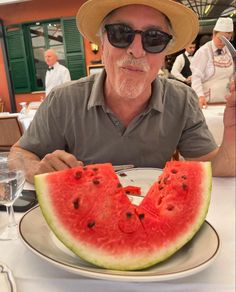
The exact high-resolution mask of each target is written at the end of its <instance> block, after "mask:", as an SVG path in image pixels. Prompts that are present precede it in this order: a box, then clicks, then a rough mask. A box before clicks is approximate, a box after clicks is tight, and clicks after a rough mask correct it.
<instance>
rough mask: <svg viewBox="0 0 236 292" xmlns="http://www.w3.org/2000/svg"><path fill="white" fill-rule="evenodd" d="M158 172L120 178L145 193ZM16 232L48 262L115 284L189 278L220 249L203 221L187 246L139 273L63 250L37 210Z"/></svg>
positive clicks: (137, 171) (213, 232) (134, 171)
mask: <svg viewBox="0 0 236 292" xmlns="http://www.w3.org/2000/svg"><path fill="white" fill-rule="evenodd" d="M160 172H161V171H160V170H157V169H132V170H126V171H123V173H125V174H126V176H121V182H122V184H123V185H124V186H125V185H131V184H133V185H136V186H140V187H142V190H144V191H143V192H145V191H146V190H145V188H149V186H150V185H151V184H152V182H153V181H154V180H155V179H156V177H157V176H158V175H159V174H160ZM32 222H34V224H32ZM19 231H20V236H21V238H22V240H23V242H24V243H25V244H26V245H27V247H29V248H30V249H31V250H32V251H33V252H34V253H36V254H37V255H39V256H40V257H42V258H44V259H45V260H47V261H48V262H50V263H53V264H54V265H56V266H58V267H60V268H62V269H64V270H67V271H70V272H72V273H76V274H79V275H82V276H87V277H92V278H99V279H106V280H117V281H135V282H150V281H166V280H172V279H177V278H181V277H186V276H190V275H192V274H195V273H197V272H200V271H202V270H203V269H205V268H207V267H208V266H209V265H210V264H212V262H213V261H214V259H215V258H216V256H217V254H218V251H219V246H220V240H219V236H218V234H217V232H216V230H215V229H214V228H213V227H212V226H211V225H210V224H209V223H208V222H205V223H204V224H203V226H202V227H201V229H200V230H199V232H198V233H197V234H196V235H195V237H194V238H193V239H192V240H191V241H190V242H189V243H187V244H186V245H185V246H184V247H182V248H181V249H180V250H179V251H178V252H177V253H175V254H174V255H173V256H172V257H170V258H169V259H167V260H166V261H164V262H163V263H159V264H157V265H155V266H153V267H151V268H149V269H145V270H141V271H115V270H107V269H102V268H99V267H96V266H94V265H92V264H89V263H88V262H85V261H84V260H82V259H80V258H79V257H78V256H76V255H74V254H72V253H71V252H70V251H69V250H67V248H66V247H64V246H63V248H62V247H61V246H60V245H59V244H58V243H57V241H56V240H55V238H54V236H53V235H52V233H51V230H50V229H49V227H48V225H47V223H46V221H45V220H44V218H43V216H42V214H41V211H40V208H39V207H36V208H33V209H31V210H30V211H28V212H27V213H26V214H25V215H24V216H23V217H22V219H21V221H20V224H19Z"/></svg>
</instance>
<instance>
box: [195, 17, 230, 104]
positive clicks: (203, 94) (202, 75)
mask: <svg viewBox="0 0 236 292" xmlns="http://www.w3.org/2000/svg"><path fill="white" fill-rule="evenodd" d="M232 35H233V20H232V18H229V17H227V18H223V17H221V18H219V19H218V20H217V22H216V24H215V27H214V29H213V38H212V40H211V41H209V42H207V43H206V44H204V45H203V46H202V47H200V48H199V49H198V50H197V51H196V53H195V55H194V57H193V58H192V62H191V70H192V85H191V86H192V88H193V89H194V90H195V92H196V93H197V95H198V98H199V105H200V107H201V108H202V107H205V106H207V104H208V103H218V102H226V100H225V95H226V94H227V93H228V83H229V80H230V78H231V77H232V75H233V72H234V63H233V58H232V56H231V54H230V52H229V50H228V48H227V47H226V46H225V44H224V43H223V41H222V40H221V37H222V36H224V37H226V38H227V39H228V40H230V39H231V38H232Z"/></svg>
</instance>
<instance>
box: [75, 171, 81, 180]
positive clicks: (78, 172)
mask: <svg viewBox="0 0 236 292" xmlns="http://www.w3.org/2000/svg"><path fill="white" fill-rule="evenodd" d="M74 176H75V178H77V179H78V178H81V176H82V172H81V171H76V173H75V174H74Z"/></svg>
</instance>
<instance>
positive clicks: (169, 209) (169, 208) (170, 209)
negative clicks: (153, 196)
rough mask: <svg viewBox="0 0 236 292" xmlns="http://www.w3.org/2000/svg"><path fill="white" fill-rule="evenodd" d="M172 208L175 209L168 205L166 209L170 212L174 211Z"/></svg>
mask: <svg viewBox="0 0 236 292" xmlns="http://www.w3.org/2000/svg"><path fill="white" fill-rule="evenodd" d="M174 208H175V207H174V206H173V205H168V206H167V208H166V209H167V210H168V211H172V210H174Z"/></svg>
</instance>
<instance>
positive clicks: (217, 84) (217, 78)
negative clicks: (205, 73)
mask: <svg viewBox="0 0 236 292" xmlns="http://www.w3.org/2000/svg"><path fill="white" fill-rule="evenodd" d="M213 61H214V66H215V73H214V75H213V76H211V77H210V78H209V79H208V80H207V81H205V82H204V83H203V91H204V95H205V98H206V100H207V103H218V102H225V101H226V100H225V96H226V94H228V93H229V90H228V84H229V81H230V78H231V77H232V75H233V73H234V64H233V62H232V59H231V57H230V56H229V55H228V54H227V53H223V54H221V55H218V56H214V60H213Z"/></svg>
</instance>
